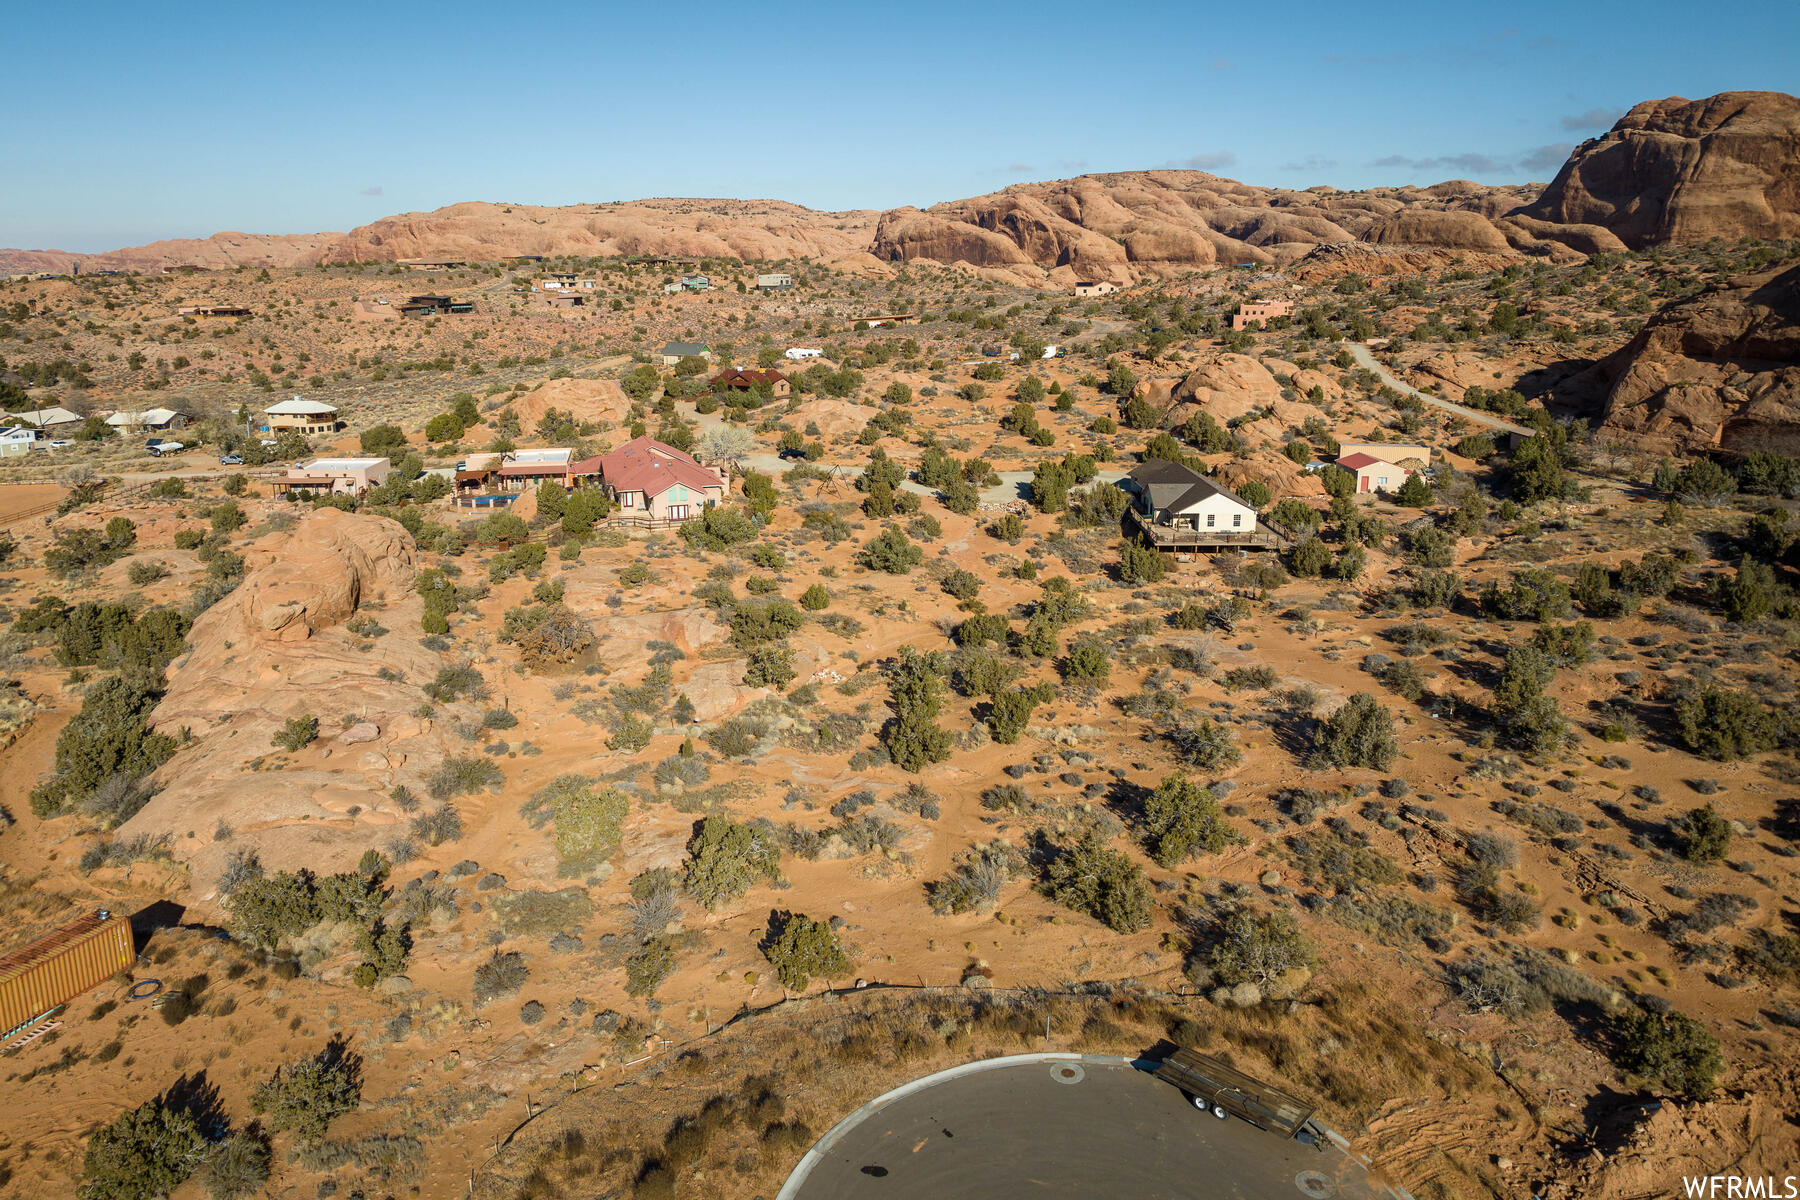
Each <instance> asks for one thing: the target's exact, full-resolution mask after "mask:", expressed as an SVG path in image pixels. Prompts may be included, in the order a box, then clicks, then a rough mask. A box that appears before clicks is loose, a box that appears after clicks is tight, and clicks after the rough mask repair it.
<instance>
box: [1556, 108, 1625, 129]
mask: <svg viewBox="0 0 1800 1200" xmlns="http://www.w3.org/2000/svg"><path fill="white" fill-rule="evenodd" d="M1624 115H1625V110H1624V109H1620V108H1590V109H1588V110H1587V111H1586V112H1584V113H1571V114H1569V115H1568V116H1566V117H1564V118H1563V119H1562V127H1563V128H1564V129H1611V128H1612V127H1613V125H1614V123H1616V122H1617V121H1618V119H1619V118H1620V117H1622V116H1624Z"/></svg>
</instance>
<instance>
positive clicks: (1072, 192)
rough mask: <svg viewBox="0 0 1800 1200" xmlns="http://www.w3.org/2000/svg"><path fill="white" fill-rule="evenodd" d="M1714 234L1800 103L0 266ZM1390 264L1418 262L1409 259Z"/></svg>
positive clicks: (1223, 259) (1020, 258)
mask: <svg viewBox="0 0 1800 1200" xmlns="http://www.w3.org/2000/svg"><path fill="white" fill-rule="evenodd" d="M1714 236H1718V237H1725V238H1737V237H1743V236H1750V237H1763V238H1785V237H1795V236H1800V100H1797V99H1795V98H1794V97H1792V96H1788V95H1785V94H1783V93H1780V92H1725V93H1722V94H1720V95H1717V96H1714V97H1711V98H1710V99H1707V100H1697V101H1689V100H1684V99H1681V98H1679V97H1674V98H1671V99H1667V100H1653V101H1646V102H1645V103H1643V104H1640V105H1638V106H1637V107H1636V108H1633V109H1632V110H1631V112H1629V113H1628V114H1626V116H1625V117H1624V118H1623V119H1622V120H1621V121H1620V122H1619V123H1618V125H1616V126H1615V127H1614V128H1613V129H1612V131H1611V132H1609V133H1607V134H1606V135H1605V136H1604V137H1600V138H1596V139H1593V140H1591V141H1588V142H1586V143H1584V144H1583V145H1581V146H1580V147H1578V148H1577V149H1576V150H1575V152H1574V154H1573V155H1572V156H1571V157H1570V159H1569V161H1568V162H1567V163H1565V164H1564V166H1563V168H1562V170H1561V171H1559V172H1558V173H1557V176H1556V179H1555V180H1554V181H1553V182H1552V183H1551V184H1550V185H1549V187H1548V188H1543V189H1540V188H1539V187H1538V186H1537V185H1532V184H1525V185H1519V186H1501V187H1495V186H1488V185H1483V184H1477V183H1472V182H1470V181H1469V180H1464V179H1453V180H1447V181H1445V182H1443V183H1439V184H1434V185H1432V186H1431V187H1426V188H1418V187H1400V188H1373V189H1370V190H1367V191H1361V192H1347V191H1340V190H1338V189H1336V188H1331V187H1324V186H1320V187H1311V188H1307V189H1305V190H1303V191H1294V190H1290V189H1286V188H1264V187H1253V186H1251V185H1248V184H1242V183H1237V182H1235V181H1233V180H1230V179H1224V178H1221V177H1219V176H1217V175H1210V174H1207V173H1205V172H1201V171H1174V170H1168V171H1126V172H1118V173H1113V174H1097V175H1083V176H1080V177H1078V178H1075V179H1064V180H1057V181H1054V182H1048V183H1022V184H1016V185H1014V186H1012V187H1009V188H1006V189H1004V190H1002V191H999V192H994V193H991V194H989V195H985V196H976V197H972V198H969V199H964V200H954V201H948V202H946V203H943V204H937V205H933V206H932V207H930V208H927V209H918V208H911V207H908V208H896V209H891V210H888V211H886V212H880V213H877V212H874V211H870V210H854V211H849V212H839V213H831V212H816V211H814V210H811V209H807V208H802V207H801V206H799V205H796V204H788V203H785V202H782V201H778V200H707V199H657V200H635V201H628V202H627V201H621V202H615V203H608V204H576V205H567V206H563V207H554V208H552V207H541V206H530V205H508V204H490V203H475V202H471V203H463V204H452V205H450V206H448V207H446V208H441V209H438V210H437V211H435V212H429V213H401V214H398V215H396V216H391V217H384V218H382V219H381V220H379V221H374V222H371V223H370V224H368V225H364V226H361V227H359V228H357V229H353V230H351V231H350V232H349V233H345V234H323V233H322V234H310V235H304V236H295V237H262V236H257V235H248V234H240V233H222V234H217V235H215V236H213V237H211V238H202V239H189V240H179V241H170V242H157V243H154V244H152V245H149V246H140V247H136V248H134V249H129V250H118V251H113V252H111V253H108V254H101V255H74V254H65V253H62V252H60V251H27V250H0V269H9V270H14V271H40V270H55V271H66V270H68V269H69V268H70V266H71V265H72V264H75V263H78V262H79V263H84V264H87V266H89V267H92V268H113V269H121V268H122V269H130V270H149V269H155V268H157V267H161V266H165V265H171V266H172V265H179V264H192V265H196V266H202V267H229V266H237V265H240V264H248V265H253V266H259V265H268V266H303V265H309V264H311V263H315V262H392V261H395V260H398V259H408V258H462V259H467V260H470V261H496V260H500V259H504V258H506V257H508V256H511V255H523V254H542V255H553V256H554V255H581V256H588V257H607V256H628V255H651V256H659V255H660V256H676V257H715V258H735V259H742V260H751V259H755V260H779V259H806V260H811V261H816V262H821V263H825V264H827V265H831V266H835V267H839V268H842V269H851V270H859V269H860V270H869V271H880V270H882V269H883V267H882V263H884V262H888V263H892V262H915V261H926V262H937V263H956V264H962V265H965V266H968V267H972V268H975V269H977V270H980V271H984V272H997V273H1000V274H1004V275H1008V276H1012V277H1016V278H1020V279H1023V280H1030V281H1033V282H1049V283H1053V284H1068V283H1071V282H1073V281H1074V280H1076V279H1101V280H1108V281H1110V282H1113V283H1119V284H1125V283H1134V282H1136V281H1138V280H1140V279H1144V278H1159V277H1166V276H1170V275H1175V274H1179V273H1181V272H1183V271H1188V270H1193V269H1195V268H1205V267H1210V266H1213V265H1216V264H1220V263H1242V262H1291V261H1294V260H1297V259H1301V258H1305V257H1306V256H1307V255H1308V254H1309V253H1310V252H1312V251H1313V250H1314V249H1315V248H1317V247H1320V246H1325V245H1331V244H1337V243H1346V242H1349V243H1365V244H1368V245H1371V246H1381V247H1385V248H1392V247H1403V248H1409V249H1414V250H1420V251H1424V252H1450V253H1452V254H1458V253H1460V254H1480V255H1491V256H1498V257H1516V256H1518V255H1521V254H1525V255H1532V256H1539V257H1547V258H1550V259H1552V260H1555V261H1572V260H1573V259H1574V258H1576V257H1577V256H1579V255H1582V254H1591V253H1594V252H1596V251H1600V250H1616V249H1618V248H1620V247H1621V246H1629V247H1632V248H1641V247H1644V246H1650V245H1657V244H1661V243H1664V242H1671V241H1674V242H1682V241H1695V240H1704V239H1706V238H1710V237H1714ZM1385 266H1386V268H1387V269H1388V270H1389V271H1397V270H1403V269H1408V260H1406V259H1388V260H1386V261H1385Z"/></svg>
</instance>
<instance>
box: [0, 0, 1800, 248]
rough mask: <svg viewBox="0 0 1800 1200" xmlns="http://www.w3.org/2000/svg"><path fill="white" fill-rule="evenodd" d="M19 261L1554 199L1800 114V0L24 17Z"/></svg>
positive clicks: (14, 114) (3, 135)
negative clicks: (1597, 160) (944, 205)
mask: <svg viewBox="0 0 1800 1200" xmlns="http://www.w3.org/2000/svg"><path fill="white" fill-rule="evenodd" d="M4 27H5V40H6V42H7V43H8V45H9V50H10V53H9V54H8V55H7V59H8V62H9V66H8V69H7V70H6V71H5V72H4V73H0V112H4V113H5V114H6V116H5V118H4V119H3V120H0V246H12V247H23V248H57V249H64V250H84V251H92V250H107V249H113V248H116V247H119V246H124V245H131V244H136V243H139V242H144V241H149V240H153V239H156V238H162V237H192V236H205V235H207V234H211V233H214V232H217V231H220V230H244V231H248V232H254V233H312V232H317V231H321V230H347V229H350V228H352V227H353V226H355V225H359V224H363V223H365V222H368V221H371V220H374V219H376V218H378V217H382V216H386V215H389V214H391V213H397V212H406V211H423V210H429V209H433V208H437V207H440V206H442V205H445V204H451V203H455V202H457V201H459V200H497V201H511V202H516V203H530V204H569V203H577V202H591V201H604V200H625V199H637V198H640V197H645V196H736V197H745V198H750V197H776V198H779V199H785V200H793V201H795V202H797V203H801V204H806V205H809V206H811V207H814V208H824V209H841V208H887V207H893V206H896V205H901V204H917V205H920V206H924V205H929V204H933V203H936V202H938V201H941V200H951V199H956V198H959V197H963V196H970V195H977V194H980V193H983V192H988V191H993V190H996V189H998V188H1002V187H1005V186H1006V185H1007V184H1010V183H1017V182H1020V181H1024V180H1031V179H1055V178H1062V177H1066V176H1069V175H1076V174H1081V173H1083V172H1086V171H1110V170H1134V169H1141V168H1149V167H1163V166H1196V167H1200V168H1202V169H1206V170H1212V171H1215V172H1217V173H1219V174H1222V175H1227V176H1230V177H1232V178H1236V179H1241V180H1244V181H1245V182H1248V183H1255V184H1264V185H1272V186H1284V187H1306V186H1309V185H1312V184H1317V183H1330V184H1334V185H1337V186H1339V187H1367V186H1373V185H1379V184H1403V183H1418V184H1427V183H1435V182H1437V181H1439V180H1443V179H1454V178H1470V179H1476V180H1480V181H1482V182H1496V183H1497V182H1517V181H1522V180H1527V179H1548V178H1550V176H1551V175H1552V174H1554V172H1555V170H1556V167H1557V166H1558V165H1559V164H1560V163H1561V161H1562V158H1563V156H1564V154H1565V153H1566V151H1567V149H1568V147H1569V146H1570V145H1572V144H1573V143H1576V142H1579V141H1580V140H1582V139H1583V138H1586V137H1591V136H1594V135H1596V134H1598V133H1600V132H1602V131H1604V129H1606V128H1607V127H1608V126H1609V125H1610V124H1611V123H1612V121H1613V120H1614V119H1615V118H1616V117H1617V116H1618V115H1619V114H1620V113H1622V112H1623V111H1624V110H1625V109H1627V108H1628V107H1630V106H1631V105H1632V104H1633V103H1635V102H1637V101H1640V100H1645V99H1652V98H1660V97H1664V96H1671V95H1682V96H1688V97H1700V96H1707V95H1712V94H1713V93H1716V92H1721V91H1729V90H1738V89H1772V90H1778V91H1788V92H1793V91H1796V90H1800V88H1797V87H1796V83H1797V82H1800V81H1797V79H1796V76H1797V75H1800V67H1797V66H1796V65H1795V64H1796V63H1800V53H1797V52H1800V4H1796V3H1794V2H1793V0H1785V2H1781V3H1764V2H1761V0H1735V2H1732V3H1728V4H1721V5H1704V6H1703V5H1695V4H1692V3H1675V2H1671V0H1637V2H1635V3H1615V2H1612V0H1598V2H1595V0H1589V2H1584V3H1580V4H1568V3H1536V2H1520V3H1513V4H1510V5H1465V4H1457V3H1442V2H1439V3H1428V4H1427V3H1388V4H1384V5H1375V6H1371V5H1360V4H1346V3H1343V2H1342V0H1333V2H1332V3H1317V4H1315V3H1309V2H1305V0H1290V2H1288V3H1285V4H1279V5H1245V4H1242V3H1234V4H1230V5H1223V4H1211V3H1186V4H1166V3H1145V4H1136V5H1133V4H1119V5H1112V6H1096V5H1093V4H1064V3H1058V2H1055V0H1051V2H1048V3H1032V4H1015V3H1011V2H1010V0H1002V2H1001V3H990V4H981V5H976V4H958V5H946V4H936V3H916V4H912V5H898V6H896V5H865V6H853V5H843V4H833V5H825V4H783V5H765V6H761V7H758V6H755V5H750V4H742V3H738V4H716V3H715V4H686V5H679V4H670V5H651V4H632V5H619V4H615V3H608V2H607V0H589V2H588V3H582V4H566V5H565V4H560V3H555V2H552V0H543V2H540V3H537V4H532V5H514V4H505V3H492V2H490V3H483V4H465V3H460V2H459V0H445V2H444V3H439V4H437V5H435V6H432V5H398V4H375V3H365V4H359V5H345V4H335V3H317V4H310V5H289V4H262V3H258V2H257V0H249V2H248V3H241V4H233V5H223V4H212V3H207V2H205V0H196V2H194V3H188V4H184V5H175V6H154V7H152V6H146V5H142V4H141V3H131V4H125V3H117V2H112V0H98V2H95V3H90V4H86V5H81V6H77V5H58V4H34V5H26V4H23V3H16V4H12V5H8V6H7V13H6V18H5V23H4Z"/></svg>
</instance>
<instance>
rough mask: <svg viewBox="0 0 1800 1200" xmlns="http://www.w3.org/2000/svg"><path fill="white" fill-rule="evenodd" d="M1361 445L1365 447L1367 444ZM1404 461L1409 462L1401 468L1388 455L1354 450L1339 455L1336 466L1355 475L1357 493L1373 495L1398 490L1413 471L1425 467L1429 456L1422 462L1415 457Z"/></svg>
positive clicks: (1407, 448) (1408, 456)
mask: <svg viewBox="0 0 1800 1200" xmlns="http://www.w3.org/2000/svg"><path fill="white" fill-rule="evenodd" d="M1363 444H1364V446H1366V444H1368V443H1363ZM1406 450H1413V446H1406ZM1395 457H1399V455H1395ZM1406 461H1408V462H1409V466H1402V464H1400V462H1395V461H1393V459H1390V457H1388V455H1375V453H1370V452H1368V450H1354V452H1350V453H1346V455H1339V459H1337V466H1341V468H1343V470H1346V471H1350V473H1352V475H1355V489H1357V491H1359V493H1373V491H1393V489H1397V488H1399V486H1400V484H1404V482H1406V477H1408V475H1411V473H1413V471H1417V470H1422V468H1424V466H1426V462H1429V455H1426V459H1424V461H1420V459H1418V457H1417V455H1406Z"/></svg>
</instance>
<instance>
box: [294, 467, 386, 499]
mask: <svg viewBox="0 0 1800 1200" xmlns="http://www.w3.org/2000/svg"><path fill="white" fill-rule="evenodd" d="M393 469H394V467H393V464H392V463H390V462H389V461H388V460H387V459H385V458H317V459H314V460H313V461H312V462H309V463H305V464H303V465H301V466H297V467H289V468H288V471H287V474H285V475H283V476H282V477H281V478H279V479H277V480H275V481H274V483H273V484H272V487H273V490H274V491H275V492H276V494H278V495H283V494H285V495H289V496H292V495H296V494H298V495H311V496H356V497H358V498H361V497H363V496H366V495H368V493H369V489H370V488H372V487H380V486H381V485H382V484H383V483H384V482H386V480H387V477H388V475H389V474H391V473H392V472H393Z"/></svg>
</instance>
